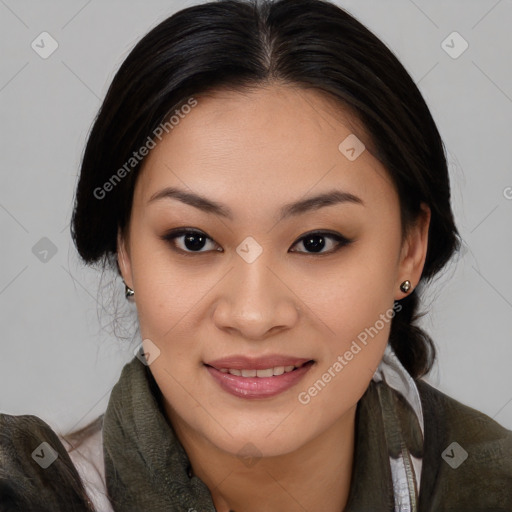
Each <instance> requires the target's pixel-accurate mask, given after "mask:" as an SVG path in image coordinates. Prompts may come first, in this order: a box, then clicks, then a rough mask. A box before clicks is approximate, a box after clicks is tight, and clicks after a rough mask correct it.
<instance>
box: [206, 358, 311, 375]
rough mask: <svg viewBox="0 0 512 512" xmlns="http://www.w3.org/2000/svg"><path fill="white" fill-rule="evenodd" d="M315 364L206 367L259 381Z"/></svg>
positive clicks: (307, 362) (308, 362)
mask: <svg viewBox="0 0 512 512" xmlns="http://www.w3.org/2000/svg"><path fill="white" fill-rule="evenodd" d="M310 363H311V364H313V363H314V361H313V360H312V359H310V360H309V361H306V362H303V363H300V364H297V365H294V364H290V365H286V366H284V365H282V366H270V367H269V368H262V369H256V368H219V367H216V366H212V365H209V364H206V365H205V366H210V368H214V369H215V370H218V371H219V372H221V373H229V374H230V375H235V376H236V377H244V378H252V377H256V378H259V379H263V378H267V377H277V376H279V375H283V374H284V373H290V372H293V371H295V370H298V369H299V368H302V367H303V366H305V365H307V364H310Z"/></svg>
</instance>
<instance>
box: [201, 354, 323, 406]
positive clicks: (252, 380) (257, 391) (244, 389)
mask: <svg viewBox="0 0 512 512" xmlns="http://www.w3.org/2000/svg"><path fill="white" fill-rule="evenodd" d="M219 361H221V362H222V363H223V364H224V363H225V362H226V361H227V359H224V360H219ZM269 361H270V360H269V359H267V360H265V361H264V365H265V364H268V362H269ZM281 361H284V359H281ZM293 361H295V362H297V361H302V363H299V364H302V365H303V366H301V367H300V368H296V369H295V370H293V371H291V372H288V373H283V374H282V375H274V376H273V377H239V376H237V375H231V374H230V373H223V372H221V371H220V370H218V369H217V368H216V367H213V366H210V365H209V364H210V363H208V365H205V368H206V369H207V370H208V372H209V373H210V375H211V376H212V377H213V379H214V380H215V381H216V382H217V383H218V384H219V385H220V387H221V388H222V389H223V390H224V391H226V392H228V393H230V394H231V395H234V396H236V397H239V398H250V399H255V398H269V397H273V396H276V395H278V394H280V393H283V392H284V391H286V390H288V389H290V388H291V387H293V386H295V385H296V384H297V383H298V382H299V381H300V380H301V379H302V378H303V377H304V375H306V373H307V372H308V371H309V370H310V368H311V367H312V366H313V365H314V364H315V363H314V361H313V360H311V359H300V360H299V359H290V358H288V359H287V360H286V362H290V365H286V364H285V365H283V364H276V365H270V366H260V367H258V368H256V367H254V366H253V367H251V366H240V367H236V366H235V367H234V366H229V365H228V366H221V367H220V368H230V369H244V368H245V369H257V370H263V369H265V368H270V367H273V366H291V365H292V364H293ZM233 362H235V363H242V362H243V361H240V359H236V360H234V361H233ZM233 362H232V363H231V364H233ZM260 362H261V360H258V364H259V363H260ZM255 363H256V361H254V360H253V364H255ZM303 363H307V364H303ZM215 364H218V361H215ZM262 364H263V363H262ZM294 366H298V365H296V364H295V365H294Z"/></svg>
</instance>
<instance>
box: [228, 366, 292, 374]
mask: <svg viewBox="0 0 512 512" xmlns="http://www.w3.org/2000/svg"><path fill="white" fill-rule="evenodd" d="M294 369H295V366H275V367H274V368H266V369H265V370H233V369H229V368H221V369H220V370H219V371H221V372H222V373H230V374H231V375H236V376H237V377H272V376H274V375H282V374H283V373H288V372H291V371H292V370H294Z"/></svg>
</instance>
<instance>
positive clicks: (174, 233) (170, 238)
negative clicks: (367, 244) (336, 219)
mask: <svg viewBox="0 0 512 512" xmlns="http://www.w3.org/2000/svg"><path fill="white" fill-rule="evenodd" d="M184 235H199V236H203V237H205V238H206V239H207V240H211V241H212V242H214V240H213V239H212V238H210V237H209V236H207V235H206V234H205V233H203V232H202V231H197V230H195V229H183V228H178V229H174V230H171V231H169V232H168V233H166V234H165V235H163V236H162V237H161V239H162V240H164V241H165V242H168V243H169V244H170V245H171V248H172V249H173V250H174V251H176V252H178V253H180V254H183V255H185V256H194V255H196V254H202V253H208V252H211V251H190V250H187V251H185V250H183V249H179V248H178V247H176V245H175V244H174V240H175V239H176V238H179V237H180V236H184ZM314 236H321V237H324V238H330V239H333V240H335V241H336V242H337V245H336V247H335V248H334V249H331V250H330V251H327V252H320V253H315V252H306V251H292V252H298V253H299V254H305V255H307V256H324V255H328V254H334V253H336V252H338V250H340V249H341V248H342V247H344V246H347V245H349V244H351V243H352V242H353V240H350V239H348V238H345V237H344V236H342V235H340V234H339V233H334V232H330V231H311V232H310V233H306V234H305V235H303V236H301V237H300V238H299V239H298V240H296V241H295V242H294V244H293V246H292V247H294V246H295V245H297V244H298V243H300V242H302V241H303V240H306V239H307V238H308V237H314ZM218 252H223V251H218Z"/></svg>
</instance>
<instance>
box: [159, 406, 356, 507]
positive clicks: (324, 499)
mask: <svg viewBox="0 0 512 512" xmlns="http://www.w3.org/2000/svg"><path fill="white" fill-rule="evenodd" d="M166 410H167V414H168V416H169V418H170V420H171V422H172V425H173V428H174V430H175V432H176V435H177V437H178V439H179V440H180V442H181V444H182V445H183V447H184V448H185V451H186V452H187V455H188V457H189V460H190V463H191V465H192V468H193V472H194V474H195V475H196V476H197V477H199V478H200V479H201V480H202V481H203V482H204V483H205V484H206V486H207V487H208V489H209V490H210V493H211V495H212V499H213V503H214V505H215V509H216V510H217V511H218V512H278V511H279V512H281V511H282V510H286V511H289V512H304V510H322V511H323V512H340V511H342V510H343V509H344V507H345V505H346V503H347V500H348V496H349V491H350V484H351V476H352V462H353V457H354V437H355V412H356V407H355V406H354V407H353V408H352V409H351V410H349V411H348V412H347V413H346V414H345V415H344V416H342V417H341V418H339V419H338V420H337V421H336V422H335V423H334V424H333V425H331V427H329V429H327V430H326V431H324V432H323V433H321V434H320V435H319V436H317V437H316V438H314V439H312V440H311V441H309V442H307V443H306V444H304V445H302V446H301V447H299V448H298V449H297V450H295V451H293V452H291V453H287V454H285V455H279V456H274V457H263V458H261V459H258V460H255V461H253V463H252V464H250V463H248V464H247V465H245V464H243V463H242V462H241V461H240V458H239V457H237V456H236V455H233V454H231V453H227V452H225V451H223V450H220V449H218V448H217V447H216V446H214V445H212V444H211V443H210V442H209V441H208V440H207V439H205V438H204V437H203V436H201V435H200V434H199V433H197V432H195V431H192V429H190V427H189V426H187V425H185V424H183V423H182V422H181V421H180V418H178V417H176V416H175V414H174V412H173V411H172V410H170V408H167V407H166Z"/></svg>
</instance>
